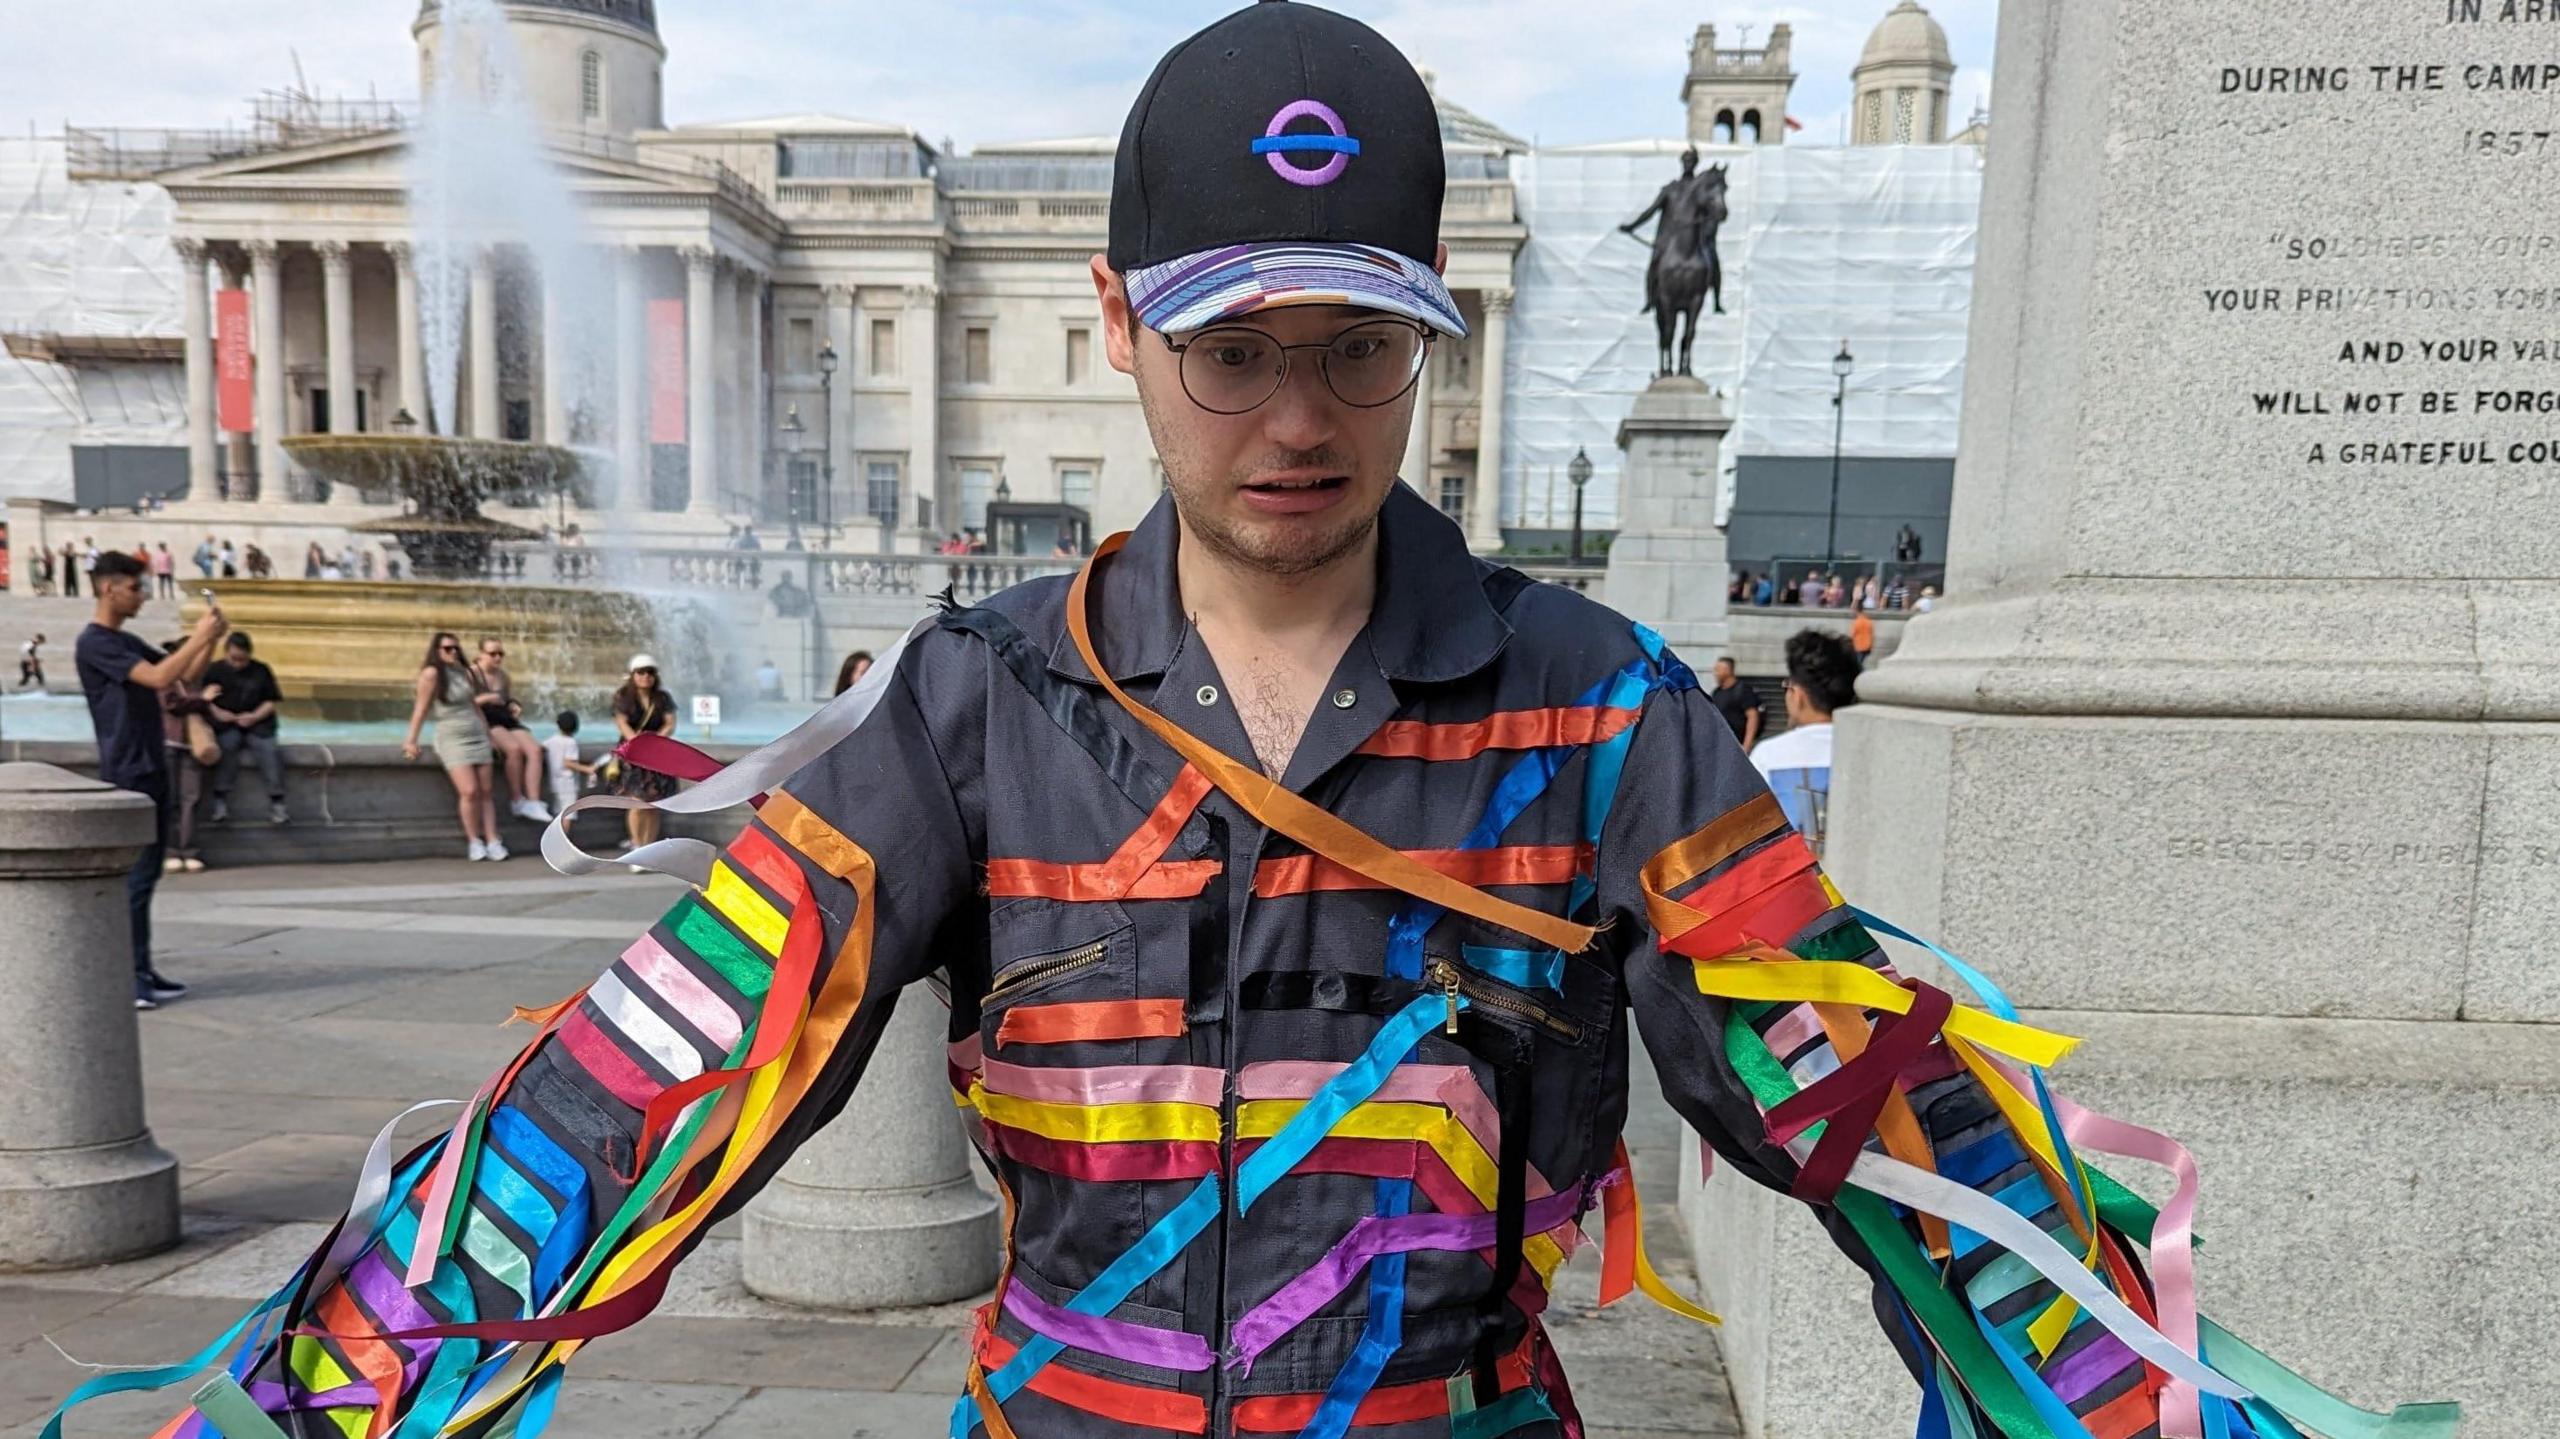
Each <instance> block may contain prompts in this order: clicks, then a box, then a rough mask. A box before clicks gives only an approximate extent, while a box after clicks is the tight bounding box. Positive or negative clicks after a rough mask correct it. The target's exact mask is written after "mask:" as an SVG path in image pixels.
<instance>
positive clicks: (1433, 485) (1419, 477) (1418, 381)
mask: <svg viewBox="0 0 2560 1439" xmlns="http://www.w3.org/2000/svg"><path fill="white" fill-rule="evenodd" d="M1439 371H1440V362H1439V361H1438V360H1437V359H1431V360H1426V361H1424V362H1423V366H1422V373H1421V374H1420V375H1418V376H1416V377H1415V379H1414V382H1413V430H1412V432H1411V433H1409V434H1407V435H1406V436H1405V438H1404V463H1403V472H1404V473H1403V478H1404V482H1405V483H1406V484H1408V485H1411V486H1413V487H1414V489H1415V490H1416V491H1417V492H1419V493H1420V494H1421V496H1422V497H1423V498H1424V499H1426V500H1429V501H1430V502H1431V503H1433V504H1434V505H1437V504H1439V503H1440V487H1439V482H1438V481H1437V480H1436V479H1434V478H1433V477H1432V474H1431V450H1432V447H1431V386H1432V383H1433V382H1434V381H1435V380H1437V379H1438V378H1439Z"/></svg>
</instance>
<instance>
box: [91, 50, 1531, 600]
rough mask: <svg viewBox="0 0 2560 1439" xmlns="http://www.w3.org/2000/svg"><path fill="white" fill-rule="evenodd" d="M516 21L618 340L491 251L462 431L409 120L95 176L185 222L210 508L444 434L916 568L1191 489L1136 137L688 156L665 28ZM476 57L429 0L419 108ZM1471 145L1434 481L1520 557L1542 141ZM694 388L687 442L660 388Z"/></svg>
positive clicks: (688, 135) (1430, 430)
mask: <svg viewBox="0 0 2560 1439" xmlns="http://www.w3.org/2000/svg"><path fill="white" fill-rule="evenodd" d="M505 15H506V19H507V22H508V30H509V31H510V33H511V36H512V39H513V41H514V47H513V48H514V52H515V65H514V69H515V71H516V81H515V83H517V84H518V85H520V87H521V91H522V98H523V102H524V104H525V106H526V108H527V109H529V110H530V111H531V113H532V114H533V116H534V117H535V119H536V120H537V121H538V123H539V125H540V127H541V132H542V134H543V135H544V136H545V143H547V145H548V146H549V148H550V150H551V152H552V159H553V161H554V163H555V165H556V167H557V168H558V169H559V170H560V171H562V172H563V173H564V174H565V176H566V182H567V185H568V188H569V190H570V193H571V194H572V195H573V196H574V198H575V202H576V205H577V207H578V209H579V211H580V212H581V214H582V216H583V219H584V227H583V228H584V231H585V238H586V239H587V241H589V242H590V243H591V246H592V249H591V251H590V252H589V254H588V256H587V263H591V265H592V266H593V267H594V268H593V271H592V273H591V274H588V275H583V276H581V277H580V278H581V279H584V280H590V281H591V280H592V279H593V277H594V276H595V275H609V276H610V278H611V284H610V286H609V291H610V296H611V298H610V300H609V301H607V302H606V303H605V307H604V308H605V311H606V313H607V315H608V316H609V318H608V320H607V322H606V324H605V325H604V326H603V329H602V332H601V333H599V331H598V330H597V328H596V327H594V326H593V325H589V326H587V327H584V328H580V327H573V326H571V325H568V324H566V323H564V317H563V316H562V314H561V312H560V303H561V301H560V296H561V294H562V292H564V291H566V290H568V289H569V288H570V287H568V286H565V285H550V284H546V283H544V278H543V277H542V276H541V275H540V274H539V273H537V271H536V267H535V266H534V265H533V264H532V263H531V259H530V256H529V255H528V254H527V253H526V252H524V251H523V250H522V249H520V248H519V247H516V246H513V245H509V244H506V243H503V242H501V243H495V244H491V245H488V246H486V247H484V248H481V249H479V250H478V251H477V252H476V253H475V254H473V255H472V256H471V257H470V259H469V266H470V269H469V286H468V288H469V299H468V305H467V318H466V320H465V323H464V326H463V330H464V341H463V345H462V347H461V361H460V374H461V376H462V379H461V383H460V385H459V387H458V397H457V403H456V404H455V405H454V406H453V408H454V409H455V410H456V411H457V413H455V414H453V415H449V416H447V415H440V414H434V413H432V410H433V406H432V405H431V395H430V387H429V383H428V374H427V366H426V364H425V362H424V361H423V359H422V354H423V353H424V352H423V351H422V336H421V300H420V290H421V277H420V264H419V256H418V254H417V253H416V251H415V250H414V248H413V239H412V237H413V235H414V234H415V233H416V231H417V226H416V225H415V224H414V223H413V209H412V206H413V194H412V179H413V176H414V173H415V172H414V166H413V163H412V157H411V147H412V146H413V144H414V143H416V140H417V131H416V129H415V128H414V126H413V125H412V124H410V123H405V122H404V123H400V124H396V125H387V126H386V125H384V124H382V123H380V117H378V116H367V117H365V121H364V122H362V123H359V124H357V125H355V126H353V127H351V128H353V129H354V130H355V131H356V132H355V133H343V134H328V133H321V134H316V135H306V136H295V137H291V138H289V139H285V140H283V141H282V142H281V143H272V144H269V145H266V146H262V147H259V148H256V149H254V150H253V151H252V152H251V153H245V154H239V155H236V156H229V157H224V158H217V159H211V160H208V161H205V162H203V163H195V164H182V165H180V166H179V167H178V168H174V169H170V168H162V166H163V165H164V164H165V163H166V162H167V161H168V160H170V159H173V158H176V159H184V158H189V157H185V156H172V155H169V154H167V153H165V152H159V153H155V152H152V151H148V150H142V151H133V152H121V151H117V150H113V149H109V150H106V151H103V152H101V153H97V154H94V155H92V156H89V157H87V160H88V163H89V165H90V166H91V170H90V173H91V174H92V175H101V174H112V173H121V174H124V175H128V176H131V175H138V174H148V175H149V177H150V178H151V179H152V180H153V181H155V182H156V183H158V184H159V185H161V186H163V187H164V188H166V190H167V191H168V193H169V195H170V197H171V198H172V200H173V201H174V205H175V214H174V219H173V231H174V243H175V245H176V247H177V250H178V254H179V256H180V258H181V260H182V262H183V264H182V269H183V272H184V274H183V279H182V285H181V289H182V295H181V300H182V306H181V309H182V325H183V330H184V336H183V338H184V354H185V362H186V379H185V393H186V396H187V397H188V400H189V403H188V405H187V423H188V433H187V479H188V493H189V494H190V495H191V496H194V497H204V496H222V497H225V499H226V500H228V501H230V502H233V503H252V502H254V503H259V504H270V505H271V504H275V503H304V502H311V501H314V500H316V499H318V498H319V496H318V490H319V488H320V487H319V486H318V485H317V484H316V483H315V482H313V481H311V480H309V479H308V478H306V477H305V476H303V475H301V474H299V473H297V472H296V468H295V466H294V465H293V463H292V461H291V460H290V459H289V458H288V456H287V455H286V453H285V450H284V447H283V446H282V445H281V443H280V441H281V440H282V439H283V438H284V437H286V436H289V435H296V434H304V433H361V432H372V431H380V430H385V429H388V428H392V427H394V426H395V424H397V425H400V426H406V425H408V424H411V423H413V422H414V423H418V424H432V425H433V426H434V427H435V428H437V429H440V430H443V431H445V432H449V433H460V434H468V435H475V436H486V437H493V438H507V439H527V440H541V441H548V442H553V443H574V444H578V445H582V446H590V447H594V448H597V449H603V450H609V451H610V452H611V454H612V456H613V458H614V461H615V463H614V464H613V465H612V467H611V470H612V476H613V478H612V484H613V486H615V487H617V494H616V503H617V504H619V505H620V506H621V507H622V508H624V509H625V510H637V511H640V512H642V515H643V520H644V522H645V523H646V524H649V525H654V526H656V527H659V528H663V529H691V530H703V529H708V530H710V531H712V532H718V531H719V529H720V527H721V526H722V525H724V524H726V523H734V522H737V521H741V520H753V521H756V522H759V523H763V524H768V525H786V524H791V523H795V522H796V523H797V524H799V525H802V526H804V527H805V526H812V525H825V524H827V523H828V522H829V521H832V522H833V523H834V525H835V527H836V528H837V530H838V533H839V540H838V543H839V544H840V545H852V546H862V547H868V546H870V545H872V544H877V545H878V546H879V547H880V548H884V549H886V548H893V547H894V548H899V549H907V548H913V547H915V546H917V545H918V544H923V543H926V542H927V541H928V540H929V539H931V538H938V537H939V536H940V535H941V534H944V533H947V532H949V531H951V530H955V529H979V528H983V527H985V526H986V524H987V513H986V512H987V507H988V506H989V505H990V504H992V503H995V502H996V501H998V500H999V499H1006V500H1010V501H1011V502H1013V503H1015V504H1023V505H1028V504H1050V505H1057V506H1064V507H1068V508H1070V509H1072V510H1076V511H1081V512H1083V514H1084V515H1085V516H1086V517H1087V519H1088V521H1089V523H1090V524H1091V525H1092V526H1094V527H1096V528H1097V529H1107V528H1109V527H1116V526H1120V525H1125V524H1128V523H1130V522H1132V521H1134V520H1135V519H1136V518H1137V517H1138V515H1139V514H1140V513H1142V512H1143V511H1144V509H1145V508H1146V506H1147V505H1148V504H1149V503H1150V502H1152V500H1153V498H1154V496H1155V494H1156V492H1157V490H1158V488H1159V485H1160V483H1161V481H1160V477H1159V474H1158V472H1157V469H1156V466H1155V461H1154V456H1153V453H1152V450H1151V447H1150V445H1149V442H1148V439H1147V434H1146V428H1145V425H1144V423H1143V420H1142V418H1141V416H1140V414H1139V411H1138V408H1137V405H1136V400H1135V393H1134V390H1133V388H1132V387H1131V385H1130V384H1129V382H1128V380H1127V378H1126V377H1124V376H1122V375H1119V374H1118V373H1116V372H1114V371H1112V370H1111V369H1110V368H1109V367H1108V366H1107V365H1106V364H1104V363H1103V362H1102V358H1101V345H1100V340H1099V337H1098V336H1096V334H1095V333H1094V327H1095V324H1096V313H1095V306H1094V301H1093V292H1092V286H1091V282H1090V280H1089V279H1088V278H1087V271H1086V263H1087V260H1088V258H1089V257H1090V256H1092V255H1093V254H1094V253H1095V252H1097V251H1099V250H1101V249H1102V248H1103V246H1104V238H1105V234H1104V232H1105V225H1106V217H1107V210H1108V193H1109V188H1110V168H1111V158H1112V150H1113V148H1114V143H1113V139H1112V138H1111V137H1108V136H1097V137H1093V138H1085V139H1064V140H1040V141H1032V142H1025V143H1021V144H998V145H982V146H979V147H977V148H976V149H974V150H973V151H971V152H969V153H967V154H965V155H964V154H948V153H944V152H943V151H941V150H940V149H938V148H937V147H935V146H934V145H932V144H931V143H929V142H927V141H925V140H924V139H922V138H921V137H919V136H918V135H916V134H915V133H914V132H912V131H911V130H907V129H904V128H901V127H898V126H894V125H883V124H874V123H869V122H864V121H858V120H847V119H841V118H837V117H834V116H827V115H799V116H789V117H783V118H777V119H770V120H753V121H740V122H732V123H724V124H709V125H694V126H676V127H670V126H668V125H666V124H665V123H664V117H663V114H662V113H661V99H660V97H661V93H662V85H661V73H662V71H661V67H662V66H663V64H664V63H665V60H666V50H665V47H664V45H663V43H662V42H661V40H660V39H659V36H658V32H657V26H656V20H655V15H654V12H653V6H652V4H651V0H510V3H507V4H506V6H505ZM447 28H448V27H447V26H446V25H445V23H444V22H443V19H442V17H441V16H440V14H439V9H438V6H437V4H436V3H435V0H428V3H427V5H426V7H425V8H424V9H423V10H422V11H421V12H420V14H419V16H418V18H417V21H416V24H415V26H414V34H415V37H416V39H417V44H418V59H419V66H420V76H419V79H420V88H421V91H422V93H434V91H435V88H436V86H437V84H438V82H439V79H441V80H442V81H443V82H444V83H446V84H447V85H449V86H453V87H457V88H460V89H461V90H462V91H463V92H464V93H469V88H470V87H474V86H479V85H482V84H484V83H486V84H495V83H502V82H499V81H495V80H492V79H489V78H487V77H483V76H480V75H475V74H470V73H467V72H464V71H458V70H456V69H455V67H457V66H461V67H467V66H469V65H471V64H472V63H473V62H474V61H475V60H476V59H477V55H476V53H466V51H465V47H461V46H456V45H452V44H449V43H447V36H446V33H445V32H446V30H447ZM440 66H442V67H445V68H446V69H447V70H448V71H449V72H453V73H447V74H445V75H443V76H441V77H440V76H439V75H438V69H439V67H440ZM313 128H321V127H312V126H306V127H305V129H306V130H309V129H313ZM1443 128H1444V135H1445V137H1446V143H1447V146H1448V168H1449V176H1450V182H1449V191H1448V200H1447V204H1446V207H1445V237H1446V239H1447V241H1448V244H1449V249H1450V264H1449V281H1450V287H1451V289H1452V290H1453V291H1455V292H1456V293H1457V294H1458V296H1459V298H1460V303H1461V305H1462V307H1463V308H1464V310H1465V311H1466V314H1467V318H1468V322H1469V324H1470V326H1471V328H1472V331H1473V333H1472V335H1471V337H1470V338H1469V339H1468V340H1467V341H1465V342H1463V343H1460V344H1455V345H1449V346H1446V347H1444V348H1443V349H1442V350H1441V352H1440V354H1439V356H1438V357H1437V359H1436V360H1435V362H1434V370H1433V373H1431V374H1430V375H1428V376H1426V379H1425V381H1424V395H1425V408H1424V415H1425V416H1426V420H1425V422H1421V423H1417V425H1416V426H1415V437H1414V441H1413V445H1412V448H1411V453H1410V454H1409V455H1408V458H1407V462H1406V469H1405V473H1406V475H1407V476H1408V477H1409V478H1412V479H1414V480H1415V482H1416V483H1423V484H1428V485H1429V486H1430V488H1431V492H1432V493H1433V494H1434V496H1435V498H1437V499H1438V500H1439V501H1440V502H1441V503H1442V504H1443V505H1444V506H1446V507H1447V508H1449V509H1450V510H1451V511H1452V512H1453V513H1455V514H1458V515H1460V516H1462V517H1463V518H1465V519H1466V520H1467V521H1468V523H1469V526H1470V529H1471V532H1472V533H1473V534H1474V535H1475V537H1476V539H1477V541H1478V542H1479V543H1480V544H1482V545H1484V546H1485V547H1487V548H1491V547H1493V546H1495V545H1497V544H1499V543H1500V532H1499V530H1498V528H1496V521H1497V515H1496V511H1495V506H1494V504H1493V503H1492V502H1491V500H1490V499H1489V496H1491V495H1492V494H1494V493H1495V492H1496V490H1495V480H1494V476H1496V475H1497V474H1498V471H1499V465H1500V455H1499V448H1498V440H1497V439H1496V438H1495V437H1498V436H1499V435H1500V434H1501V403H1502V402H1501V394H1500V377H1501V375H1502V373H1503V368H1502V363H1501V355H1502V348H1503V343H1504V326H1505V318H1506V314H1507V311H1508V308H1509V305H1510V301H1511V285H1512V279H1511V276H1512V264H1513V258H1514V256H1515V254H1516V252H1517V251H1518V248H1519V244H1520V240H1521V238H1522V234H1523V231H1522V230H1521V228H1520V226H1519V224H1518V223H1517V220H1516V218H1515V213H1514V209H1513V201H1512V193H1511V182H1510V180H1509V178H1508V177H1507V166H1506V156H1507V154H1509V153H1512V152H1515V151H1517V150H1520V149H1523V148H1525V146H1524V144H1523V142H1521V141H1519V140H1518V139H1516V138H1514V137H1512V136H1509V135H1506V134H1504V133H1503V132H1501V131H1500V130H1499V129H1497V128H1495V127H1494V126H1492V125H1489V124H1487V123H1485V122H1484V121H1482V120H1481V119H1479V118H1477V117H1476V116H1474V115H1471V114H1469V113H1468V112H1466V111H1465V110H1463V109H1461V108H1459V107H1457V106H1455V105H1448V106H1446V107H1445V109H1444V124H1443ZM224 287H229V288H245V289H246V291H247V292H248V295H249V306H250V311H251V323H250V335H251V341H250V343H251V348H252V350H253V352H254V354H255V356H256V359H257V363H256V364H255V367H254V388H255V405H254V410H255V424H254V426H253V428H252V430H251V431H250V432H249V433H248V434H245V435H231V434H228V433H227V432H224V431H220V430H218V429H217V415H216V408H217V407H216V406H215V405H214V404H213V403H212V402H211V397H212V396H213V394H214V392H215V371H216V363H217V362H216V356H215V326H214V320H213V316H214V310H215V305H214V302H213V299H212V292H213V291H214V290H216V289H219V288H224ZM599 288H605V287H595V286H592V285H591V286H590V288H589V293H594V292H595V291H596V290H597V289H599ZM670 306H672V307H675V308H674V310H673V311H671V310H670V308H669V307H670ZM669 313H678V314H680V315H681V320H680V322H678V325H677V326H676V328H679V329H680V331H681V344H682V355H681V362H680V363H678V362H676V361H675V360H674V359H672V358H669V359H660V358H659V356H661V355H662V354H664V352H665V351H666V350H667V349H668V348H669V346H668V343H667V342H668V339H669V337H670V334H671V333H672V332H671V331H670V330H669V329H668V328H667V327H666V326H665V325H664V324H663V322H661V323H658V324H656V325H654V326H653V323H652V319H651V317H652V316H665V315H667V314H669ZM555 340H557V341H558V342H557V343H554V341H555ZM582 351H584V352H594V351H601V352H602V353H604V354H606V355H609V356H610V363H611V365H612V367H613V373H612V376H611V382H610V384H609V386H608V385H596V386H593V387H592V388H591V390H589V391H588V392H587V393H586V395H585V396H584V397H581V398H578V399H574V400H573V398H572V397H573V394H574V393H576V392H577V391H576V387H575V386H574V385H573V383H572V379H571V376H570V374H569V369H570V367H572V366H576V365H592V364H595V363H597V360H596V357H595V355H594V354H593V353H582ZM670 374H680V376H681V379H680V383H681V385H682V387H683V402H682V411H683V414H682V419H681V423H680V424H677V425H671V424H670V422H669V420H668V418H667V416H666V415H665V414H664V409H665V401H664V399H663V397H662V396H660V395H658V394H656V393H654V391H655V390H656V389H657V388H659V387H662V386H664V385H665V384H667V383H668V382H669V375H670ZM795 444H796V445H797V446H798V447H799V448H798V452H797V453H794V449H793V447H794V445H795ZM830 458H832V460H833V465H832V476H833V484H832V487H830V486H829V485H828V483H827V476H828V473H829V469H830V467H829V465H828V460H829V459H830ZM329 502H331V503H342V504H357V503H361V501H360V499H359V497H357V496H355V495H353V494H344V493H342V494H340V495H337V496H334V497H331V499H330V501H329Z"/></svg>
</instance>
